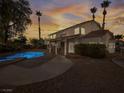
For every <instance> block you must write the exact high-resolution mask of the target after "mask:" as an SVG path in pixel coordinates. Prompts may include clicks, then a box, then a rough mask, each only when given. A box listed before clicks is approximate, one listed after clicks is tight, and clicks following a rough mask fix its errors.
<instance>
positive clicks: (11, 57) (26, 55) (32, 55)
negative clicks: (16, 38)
mask: <svg viewBox="0 0 124 93" xmlns="http://www.w3.org/2000/svg"><path fill="white" fill-rule="evenodd" d="M41 56H44V52H20V53H16V54H13V55H9V56H5V57H0V62H4V61H11V60H14V59H17V58H26V59H31V58H37V57H41Z"/></svg>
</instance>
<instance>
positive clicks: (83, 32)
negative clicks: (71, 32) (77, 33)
mask: <svg viewBox="0 0 124 93" xmlns="http://www.w3.org/2000/svg"><path fill="white" fill-rule="evenodd" d="M85 34H86V33H85V29H84V28H83V27H82V28H81V35H85Z"/></svg>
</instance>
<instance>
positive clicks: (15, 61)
mask: <svg viewBox="0 0 124 93" xmlns="http://www.w3.org/2000/svg"><path fill="white" fill-rule="evenodd" d="M24 60H26V59H25V58H17V59H15V60H10V61H4V62H0V67H5V66H8V65H11V64H13V63H17V62H20V61H24Z"/></svg>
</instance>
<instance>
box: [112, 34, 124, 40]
mask: <svg viewBox="0 0 124 93" xmlns="http://www.w3.org/2000/svg"><path fill="white" fill-rule="evenodd" d="M114 37H115V39H117V40H120V39H123V38H124V35H115V36H114Z"/></svg>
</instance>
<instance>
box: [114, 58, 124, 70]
mask: <svg viewBox="0 0 124 93" xmlns="http://www.w3.org/2000/svg"><path fill="white" fill-rule="evenodd" d="M112 61H113V62H114V63H115V64H117V65H119V66H120V67H123V68H124V58H114V59H112Z"/></svg>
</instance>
